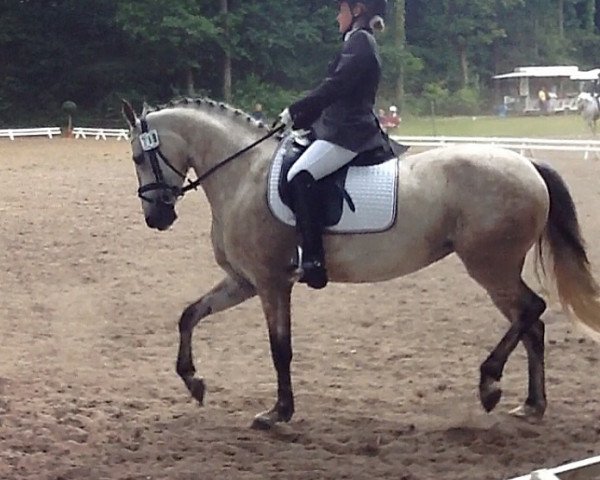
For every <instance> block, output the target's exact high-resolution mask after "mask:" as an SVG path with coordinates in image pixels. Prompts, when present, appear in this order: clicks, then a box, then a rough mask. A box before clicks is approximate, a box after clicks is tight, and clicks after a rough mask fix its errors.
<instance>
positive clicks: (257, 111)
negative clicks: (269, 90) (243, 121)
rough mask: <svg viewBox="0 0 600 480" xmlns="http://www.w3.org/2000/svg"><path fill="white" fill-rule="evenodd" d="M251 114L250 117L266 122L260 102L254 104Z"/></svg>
mask: <svg viewBox="0 0 600 480" xmlns="http://www.w3.org/2000/svg"><path fill="white" fill-rule="evenodd" d="M250 115H251V116H252V118H254V120H256V121H258V122H264V123H266V122H267V117H266V116H265V113H264V112H263V106H262V104H260V103H257V104H256V105H254V110H253V111H252V113H251V114H250Z"/></svg>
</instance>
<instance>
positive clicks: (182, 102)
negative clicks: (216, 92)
mask: <svg viewBox="0 0 600 480" xmlns="http://www.w3.org/2000/svg"><path fill="white" fill-rule="evenodd" d="M168 108H191V109H194V110H202V111H207V112H210V111H215V112H221V113H223V114H226V115H228V116H229V117H230V118H232V119H233V120H237V121H238V123H240V124H241V125H246V126H251V127H254V128H256V129H259V130H260V129H265V128H267V125H265V123H264V122H262V121H259V120H256V119H254V118H253V117H252V116H251V115H250V114H248V113H246V112H244V111H243V110H240V109H239V108H235V107H232V106H231V105H229V104H227V103H224V102H217V101H215V100H212V99H210V98H207V97H197V98H189V97H183V98H178V99H174V100H171V101H170V102H168V103H165V104H162V105H158V106H156V107H150V106H148V105H144V114H148V113H151V112H158V111H160V110H165V109H168Z"/></svg>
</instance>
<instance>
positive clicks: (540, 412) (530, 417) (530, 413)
mask: <svg viewBox="0 0 600 480" xmlns="http://www.w3.org/2000/svg"><path fill="white" fill-rule="evenodd" d="M545 410H546V409H545V408H544V407H543V406H541V405H527V404H525V405H521V406H520V407H517V408H513V409H512V410H510V411H509V412H508V413H509V414H510V415H512V416H514V417H516V418H519V419H521V420H526V421H528V422H532V423H537V422H540V421H541V420H542V418H544V412H545Z"/></svg>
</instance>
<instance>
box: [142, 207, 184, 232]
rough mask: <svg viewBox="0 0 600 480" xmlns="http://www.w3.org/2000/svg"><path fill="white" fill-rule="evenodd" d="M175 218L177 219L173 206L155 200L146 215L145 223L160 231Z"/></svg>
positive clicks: (171, 223)
mask: <svg viewBox="0 0 600 480" xmlns="http://www.w3.org/2000/svg"><path fill="white" fill-rule="evenodd" d="M175 220H177V214H176V213H175V207H174V206H173V205H171V204H168V203H163V202H157V203H155V204H154V205H152V209H151V210H150V212H149V214H148V215H146V225H148V226H149V227H150V228H155V229H156V230H160V231H163V230H166V229H167V228H169V227H170V226H171V225H173V223H174V222H175Z"/></svg>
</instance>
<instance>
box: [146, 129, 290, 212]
mask: <svg viewBox="0 0 600 480" xmlns="http://www.w3.org/2000/svg"><path fill="white" fill-rule="evenodd" d="M140 124H141V128H142V133H141V135H140V137H139V140H140V144H141V146H142V150H143V153H142V155H145V154H147V156H148V159H149V161H150V166H151V168H152V172H153V173H154V179H155V181H154V182H152V183H148V184H147V185H143V186H141V187H140V188H138V197H140V198H141V199H142V200H145V201H146V202H149V203H155V200H154V199H152V198H150V197H148V196H146V195H145V194H146V193H147V192H151V191H154V190H159V191H161V195H160V200H159V201H160V202H162V203H166V204H172V203H175V200H176V199H177V198H179V197H183V196H184V195H185V194H186V193H187V192H189V191H190V190H196V189H197V188H198V186H199V185H200V184H201V183H202V182H203V181H204V180H205V179H206V178H207V177H208V176H209V175H212V174H213V173H214V172H215V171H217V170H218V169H219V168H221V167H223V166H224V165H226V164H228V163H229V162H231V161H232V160H235V159H236V158H238V157H239V156H241V155H243V154H244V153H246V152H248V151H249V150H251V149H253V148H254V147H256V146H257V145H259V144H260V143H262V142H264V141H265V140H267V139H269V138H271V137H272V136H273V135H275V134H277V133H279V132H281V131H283V130H284V128H285V125H280V126H278V127H277V128H274V129H272V130H270V131H269V133H267V134H266V135H264V136H263V137H261V138H259V139H258V140H257V141H256V142H254V143H252V144H251V145H248V146H247V147H245V148H243V149H242V150H240V151H239V152H236V153H234V154H233V155H231V156H229V157H227V158H226V159H224V160H222V161H221V162H219V163H217V164H216V165H215V166H214V167H211V168H210V169H208V171H206V172H205V173H203V174H202V175H200V176H199V177H198V178H197V179H196V180H194V181H189V183H188V184H187V185H184V186H183V187H177V186H174V185H169V184H168V183H167V182H166V181H165V176H164V174H163V171H162V169H161V168H160V163H159V159H160V160H162V162H163V163H164V164H165V165H166V166H167V167H169V168H170V169H171V170H172V171H173V172H175V173H176V174H177V175H178V176H179V177H180V178H182V179H183V181H184V182H185V181H186V179H187V174H185V173H182V172H180V171H179V170H178V169H177V168H175V166H173V164H172V163H171V162H170V161H169V159H168V158H167V157H166V156H165V155H164V154H163V153H162V152H161V151H160V141H159V138H158V132H157V131H156V130H149V129H148V122H147V121H146V119H145V118H142V119H140Z"/></svg>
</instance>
